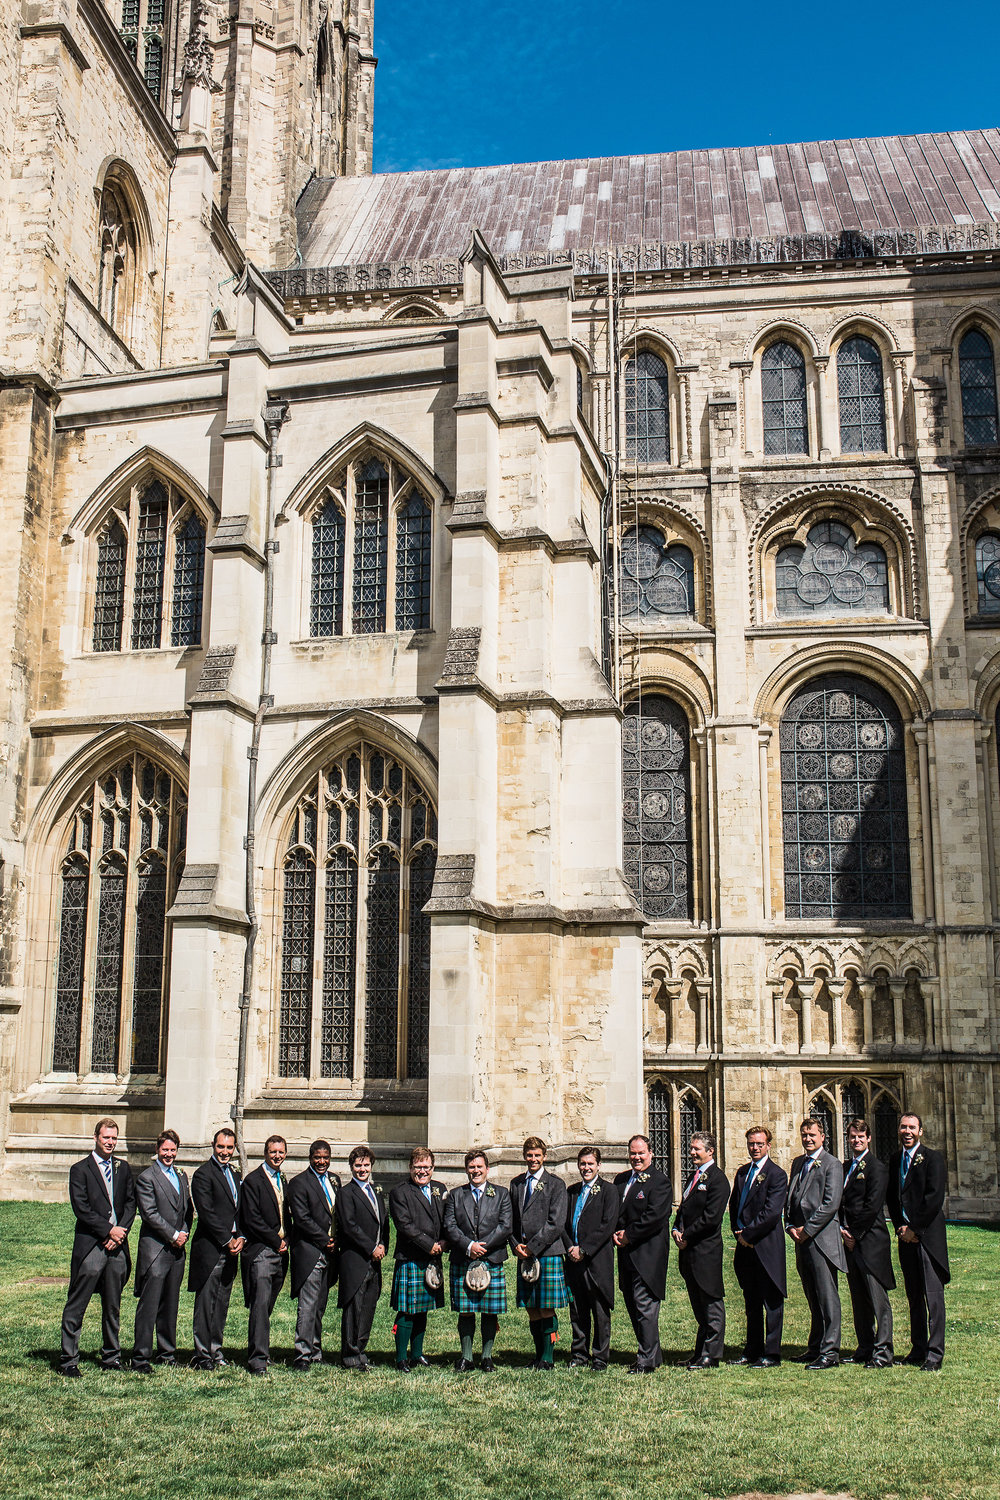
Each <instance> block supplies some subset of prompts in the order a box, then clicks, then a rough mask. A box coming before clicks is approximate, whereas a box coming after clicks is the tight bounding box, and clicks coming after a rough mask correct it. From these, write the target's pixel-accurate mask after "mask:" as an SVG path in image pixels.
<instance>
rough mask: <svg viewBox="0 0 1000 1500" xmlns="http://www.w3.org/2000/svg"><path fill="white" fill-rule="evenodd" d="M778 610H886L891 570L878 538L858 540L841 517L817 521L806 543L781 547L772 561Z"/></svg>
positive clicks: (870, 612)
mask: <svg viewBox="0 0 1000 1500" xmlns="http://www.w3.org/2000/svg"><path fill="white" fill-rule="evenodd" d="M774 580H775V588H774V597H775V610H776V613H777V614H779V615H813V614H818V615H844V614H863V615H874V614H884V613H885V612H886V611H887V610H888V608H889V570H888V566H887V564H886V557H885V551H884V550H883V548H882V547H880V546H879V545H878V543H877V542H861V543H856V542H855V540H854V533H853V532H852V531H851V529H850V527H848V526H845V525H844V524H843V522H842V521H818V522H817V524H816V525H815V526H812V527H810V529H809V532H808V534H807V536H806V543H805V546H802V545H801V544H800V543H798V542H796V543H794V544H792V545H790V546H787V547H782V548H781V549H780V550H779V552H778V554H777V557H776V558H775V567H774Z"/></svg>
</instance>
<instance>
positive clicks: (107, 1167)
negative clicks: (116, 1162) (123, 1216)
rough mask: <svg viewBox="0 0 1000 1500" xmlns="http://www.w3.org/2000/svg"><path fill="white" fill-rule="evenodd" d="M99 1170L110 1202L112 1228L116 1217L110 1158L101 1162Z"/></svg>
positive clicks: (116, 1221) (116, 1220)
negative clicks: (102, 1174)
mask: <svg viewBox="0 0 1000 1500" xmlns="http://www.w3.org/2000/svg"><path fill="white" fill-rule="evenodd" d="M101 1170H102V1171H103V1173H104V1181H105V1182H106V1183H107V1185H108V1198H109V1200H110V1202H111V1224H112V1227H114V1225H116V1224H117V1223H118V1215H117V1214H116V1213H115V1179H114V1173H113V1171H112V1167H111V1158H110V1156H109V1157H108V1159H107V1161H102V1162H101Z"/></svg>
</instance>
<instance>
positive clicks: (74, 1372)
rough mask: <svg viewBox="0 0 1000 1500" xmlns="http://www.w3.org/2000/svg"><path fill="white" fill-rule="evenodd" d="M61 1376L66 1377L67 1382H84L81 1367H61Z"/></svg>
mask: <svg viewBox="0 0 1000 1500" xmlns="http://www.w3.org/2000/svg"><path fill="white" fill-rule="evenodd" d="M59 1374H60V1375H65V1376H66V1379H67V1380H82V1379H83V1376H82V1375H81V1373H80V1367H79V1365H60V1367H59Z"/></svg>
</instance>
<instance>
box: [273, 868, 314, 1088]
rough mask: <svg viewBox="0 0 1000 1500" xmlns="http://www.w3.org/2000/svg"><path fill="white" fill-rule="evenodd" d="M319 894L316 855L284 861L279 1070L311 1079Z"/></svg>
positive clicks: (290, 1075)
mask: <svg viewBox="0 0 1000 1500" xmlns="http://www.w3.org/2000/svg"><path fill="white" fill-rule="evenodd" d="M315 894H316V867H315V865H314V864H313V860H312V856H311V855H310V854H309V853H308V852H307V851H306V850H305V849H293V850H291V852H290V853H289V855H288V858H287V859H286V860H285V900H284V918H283V922H282V928H281V1011H280V1016H279V1022H278V1027H279V1035H278V1072H279V1073H280V1074H281V1076H282V1078H308V1077H309V1050H310V1049H309V1038H310V1030H311V1026H312V967H313V932H314V921H315V917H314V911H313V907H314V902H315Z"/></svg>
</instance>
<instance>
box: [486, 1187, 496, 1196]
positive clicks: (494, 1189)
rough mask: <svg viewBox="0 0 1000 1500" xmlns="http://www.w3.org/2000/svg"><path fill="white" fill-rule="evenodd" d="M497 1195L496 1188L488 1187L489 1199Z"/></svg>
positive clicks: (487, 1194)
mask: <svg viewBox="0 0 1000 1500" xmlns="http://www.w3.org/2000/svg"><path fill="white" fill-rule="evenodd" d="M496 1195H497V1193H496V1188H491V1187H488V1188H487V1189H486V1196H487V1198H495V1197H496Z"/></svg>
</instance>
